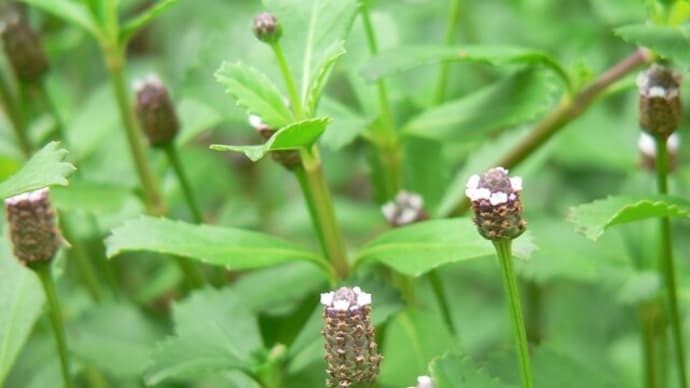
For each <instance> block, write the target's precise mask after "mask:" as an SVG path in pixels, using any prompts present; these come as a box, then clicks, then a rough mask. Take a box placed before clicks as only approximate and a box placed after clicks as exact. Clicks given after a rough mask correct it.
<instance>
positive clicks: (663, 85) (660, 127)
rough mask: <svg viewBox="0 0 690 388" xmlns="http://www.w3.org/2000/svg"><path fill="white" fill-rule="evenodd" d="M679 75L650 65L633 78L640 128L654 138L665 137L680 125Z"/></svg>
mask: <svg viewBox="0 0 690 388" xmlns="http://www.w3.org/2000/svg"><path fill="white" fill-rule="evenodd" d="M681 80H682V77H681V76H680V74H678V73H676V72H674V71H673V70H671V69H667V68H665V67H663V66H659V65H656V64H654V65H652V67H650V68H649V70H647V71H643V72H642V73H640V75H639V76H638V77H637V88H638V91H639V94H640V101H639V115H640V116H639V120H640V127H642V129H643V130H645V131H646V132H648V133H649V134H650V135H652V136H654V137H658V136H660V137H662V138H667V137H668V136H670V135H671V134H672V133H673V132H675V130H676V129H678V126H679V125H680V120H681V115H682V113H681V108H682V105H681V101H680V82H681Z"/></svg>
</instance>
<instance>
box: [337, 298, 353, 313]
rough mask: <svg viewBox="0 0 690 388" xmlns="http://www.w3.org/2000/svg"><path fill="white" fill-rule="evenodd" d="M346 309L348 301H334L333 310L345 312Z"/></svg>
mask: <svg viewBox="0 0 690 388" xmlns="http://www.w3.org/2000/svg"><path fill="white" fill-rule="evenodd" d="M348 307H350V301H348V300H336V301H335V302H333V310H336V311H346V310H347V309H348Z"/></svg>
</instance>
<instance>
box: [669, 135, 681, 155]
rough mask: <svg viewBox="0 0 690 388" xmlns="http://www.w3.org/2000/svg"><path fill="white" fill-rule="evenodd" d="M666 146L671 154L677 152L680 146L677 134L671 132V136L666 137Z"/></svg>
mask: <svg viewBox="0 0 690 388" xmlns="http://www.w3.org/2000/svg"><path fill="white" fill-rule="evenodd" d="M666 146H667V147H668V150H669V151H671V152H673V151H678V146H680V136H679V135H678V132H673V133H672V134H671V136H669V137H668V140H667V141H666Z"/></svg>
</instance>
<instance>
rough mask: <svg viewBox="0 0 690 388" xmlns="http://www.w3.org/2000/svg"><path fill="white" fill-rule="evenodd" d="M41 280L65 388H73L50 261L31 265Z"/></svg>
mask: <svg viewBox="0 0 690 388" xmlns="http://www.w3.org/2000/svg"><path fill="white" fill-rule="evenodd" d="M33 268H34V270H35V271H36V274H37V275H38V278H39V279H40V280H41V284H42V285H43V290H44V291H45V294H46V300H47V302H48V309H49V310H50V311H49V313H50V320H51V323H52V326H53V334H54V336H55V342H56V344H57V350H58V354H59V356H60V368H61V370H62V377H63V379H64V382H65V388H74V384H73V383H72V374H71V373H70V368H69V355H68V353H67V341H66V340H65V328H64V326H63V324H62V313H61V311H60V303H59V302H58V298H57V293H56V292H55V283H54V282H53V278H52V276H51V271H50V268H51V267H50V262H47V263H41V264H38V265H36V266H34V267H33Z"/></svg>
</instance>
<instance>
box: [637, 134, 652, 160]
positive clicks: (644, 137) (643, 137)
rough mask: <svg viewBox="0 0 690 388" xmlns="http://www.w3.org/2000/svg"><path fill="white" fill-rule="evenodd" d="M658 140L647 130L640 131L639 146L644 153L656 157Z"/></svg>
mask: <svg viewBox="0 0 690 388" xmlns="http://www.w3.org/2000/svg"><path fill="white" fill-rule="evenodd" d="M655 143H656V140H654V138H653V137H652V136H651V135H650V134H648V133H647V132H640V138H639V139H638V140H637V147H638V148H639V149H640V152H642V153H643V154H645V155H647V156H649V157H654V156H655V155H656V144H655Z"/></svg>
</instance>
